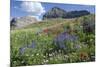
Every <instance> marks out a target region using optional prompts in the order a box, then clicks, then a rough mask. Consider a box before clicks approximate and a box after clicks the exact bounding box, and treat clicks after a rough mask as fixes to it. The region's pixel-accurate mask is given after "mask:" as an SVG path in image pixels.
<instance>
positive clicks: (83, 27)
mask: <svg viewBox="0 0 100 67" xmlns="http://www.w3.org/2000/svg"><path fill="white" fill-rule="evenodd" d="M85 61H86V62H89V61H95V16H94V15H87V16H83V17H79V18H73V19H60V18H58V19H50V20H43V21H41V22H38V23H34V24H30V25H28V26H26V27H24V28H20V29H14V30H11V66H12V67H14V66H23V65H37V64H58V63H75V62H85Z"/></svg>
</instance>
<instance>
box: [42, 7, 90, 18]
mask: <svg viewBox="0 0 100 67" xmlns="http://www.w3.org/2000/svg"><path fill="white" fill-rule="evenodd" d="M88 14H90V12H88V11H86V10H81V11H69V12H66V11H65V10H63V9H61V8H58V7H53V8H52V9H51V10H49V11H48V12H46V13H45V14H44V15H43V19H51V18H75V17H80V16H84V15H88Z"/></svg>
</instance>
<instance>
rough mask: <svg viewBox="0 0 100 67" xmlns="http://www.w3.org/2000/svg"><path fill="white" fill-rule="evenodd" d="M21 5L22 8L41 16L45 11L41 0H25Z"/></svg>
mask: <svg viewBox="0 0 100 67" xmlns="http://www.w3.org/2000/svg"><path fill="white" fill-rule="evenodd" d="M20 7H21V10H23V11H25V12H28V13H31V14H33V15H38V16H39V15H41V14H43V13H45V10H44V8H43V6H42V5H41V3H39V2H32V1H23V2H22V4H21V5H20Z"/></svg>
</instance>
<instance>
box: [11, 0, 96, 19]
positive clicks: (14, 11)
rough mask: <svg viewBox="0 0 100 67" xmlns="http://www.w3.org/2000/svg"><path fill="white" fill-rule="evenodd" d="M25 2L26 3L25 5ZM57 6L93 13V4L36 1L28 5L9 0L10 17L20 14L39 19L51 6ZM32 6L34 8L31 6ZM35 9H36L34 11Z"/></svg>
mask: <svg viewBox="0 0 100 67" xmlns="http://www.w3.org/2000/svg"><path fill="white" fill-rule="evenodd" d="M25 4H26V5H25ZM55 6H57V7H59V8H62V9H64V10H66V11H74V10H87V11H89V12H91V13H95V6H94V5H76V4H58V3H43V2H41V3H37V4H35V6H34V4H32V3H31V5H30V3H28V2H27V3H23V1H14V0H11V6H10V7H11V9H10V11H11V12H10V14H11V17H21V16H28V15H31V16H36V17H38V18H39V19H41V18H42V16H43V14H44V13H45V12H47V11H48V10H50V9H51V8H53V7H55ZM33 7H34V8H33ZM36 10H37V11H36Z"/></svg>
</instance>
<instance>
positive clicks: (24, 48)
mask: <svg viewBox="0 0 100 67" xmlns="http://www.w3.org/2000/svg"><path fill="white" fill-rule="evenodd" d="M35 45H36V44H35V42H34V41H33V42H32V44H31V45H27V46H24V47H21V48H19V51H20V53H21V54H24V52H25V50H26V49H27V48H35Z"/></svg>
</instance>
